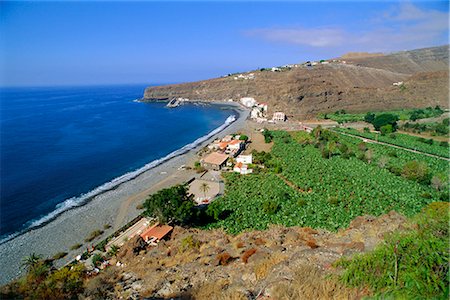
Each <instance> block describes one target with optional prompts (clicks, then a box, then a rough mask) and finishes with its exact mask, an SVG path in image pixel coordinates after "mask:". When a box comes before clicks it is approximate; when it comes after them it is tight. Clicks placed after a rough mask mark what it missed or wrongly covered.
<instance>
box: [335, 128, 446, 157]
mask: <svg viewBox="0 0 450 300" xmlns="http://www.w3.org/2000/svg"><path fill="white" fill-rule="evenodd" d="M333 131H334V132H336V133H339V134H342V135H346V136H350V137H355V138H358V139H360V140H369V141H370V142H371V143H373V144H380V145H384V146H389V147H392V148H397V149H402V150H405V151H409V152H413V153H418V154H422V155H426V156H430V157H434V158H437V159H442V160H446V161H450V159H449V158H446V157H442V156H438V155H434V154H429V153H425V152H421V151H417V150H413V149H409V148H405V147H401V146H397V145H392V144H389V143H384V142H379V141H376V140H372V139H369V138H366V137H361V136H357V135H353V134H350V133H344V132H339V131H335V130H333Z"/></svg>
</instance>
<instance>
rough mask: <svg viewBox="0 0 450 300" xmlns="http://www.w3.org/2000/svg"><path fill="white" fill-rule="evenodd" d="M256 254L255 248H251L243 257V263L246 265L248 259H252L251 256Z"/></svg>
mask: <svg viewBox="0 0 450 300" xmlns="http://www.w3.org/2000/svg"><path fill="white" fill-rule="evenodd" d="M255 252H256V249H255V248H251V249H248V250H247V251H245V252H244V254H243V255H242V261H243V262H244V263H245V264H246V263H247V262H248V259H249V258H250V256H252V255H253V254H255Z"/></svg>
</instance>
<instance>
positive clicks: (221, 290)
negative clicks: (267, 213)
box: [85, 212, 406, 299]
mask: <svg viewBox="0 0 450 300" xmlns="http://www.w3.org/2000/svg"><path fill="white" fill-rule="evenodd" d="M405 221H406V219H405V218H404V217H403V216H401V215H399V214H398V213H396V212H391V213H389V214H387V215H384V216H381V217H378V218H375V217H371V216H363V217H357V218H356V219H355V220H354V221H353V222H352V223H351V224H350V226H349V227H348V228H347V229H345V230H341V231H339V232H337V233H331V232H327V231H323V230H314V229H311V228H301V227H290V228H286V227H282V226H278V225H277V226H275V225H274V226H271V227H270V228H269V229H267V230H264V231H252V232H244V233H241V234H239V235H237V236H232V235H228V234H226V233H225V232H223V231H222V230H211V231H205V230H199V229H184V228H181V227H176V228H175V229H174V231H173V234H172V236H171V239H170V240H168V241H163V242H161V243H160V244H158V246H157V247H149V248H147V249H146V251H145V253H144V252H141V253H140V254H139V255H137V256H136V255H128V256H124V257H122V258H121V262H122V263H123V264H124V266H123V267H114V269H113V270H110V271H108V272H109V273H110V274H111V275H108V272H105V274H101V275H99V278H94V279H93V280H96V281H98V282H97V284H89V283H88V286H93V287H95V286H97V285H98V284H99V283H100V282H107V283H108V284H109V285H108V286H109V289H108V290H107V291H109V292H108V293H109V294H108V295H109V296H106V297H104V299H108V298H109V299H118V298H127V299H141V298H143V297H149V298H152V297H154V298H158V297H159V298H170V297H185V298H183V299H230V298H233V299H248V297H251V298H256V296H257V295H260V297H261V298H258V299H341V298H342V299H344V298H345V299H358V298H360V297H361V296H363V295H364V293H365V291H362V290H355V289H349V288H346V287H343V286H342V285H340V284H339V283H338V282H337V281H333V280H325V277H326V276H327V275H330V274H333V273H336V272H337V271H338V270H337V269H335V268H334V267H332V264H333V262H335V261H336V260H337V259H339V258H341V257H344V256H350V255H353V254H355V253H362V252H366V251H371V250H373V249H374V247H375V246H376V245H378V244H379V243H380V242H381V241H382V240H383V238H384V237H385V235H386V234H388V233H390V232H393V231H394V230H401V229H402V228H403V226H404V224H405ZM130 244H133V245H134V243H131V242H130ZM128 248H130V249H131V248H133V249H134V248H135V247H134V246H130V247H128V246H127V245H126V246H125V249H128ZM108 276H113V278H114V279H108V278H109V277H108ZM112 281H115V284H113V285H111V284H110V283H111V282H112ZM103 288H104V287H103ZM299 293H300V294H299ZM85 294H86V295H92V294H93V292H91V291H90V290H87V291H86V293H85ZM299 296H301V298H298V297H299Z"/></svg>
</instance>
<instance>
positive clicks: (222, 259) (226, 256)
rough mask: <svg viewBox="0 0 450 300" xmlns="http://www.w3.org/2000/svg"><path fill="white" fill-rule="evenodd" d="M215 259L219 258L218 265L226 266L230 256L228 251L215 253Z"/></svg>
mask: <svg viewBox="0 0 450 300" xmlns="http://www.w3.org/2000/svg"><path fill="white" fill-rule="evenodd" d="M217 259H218V260H219V263H220V265H222V266H226V265H228V263H229V262H230V260H231V259H232V257H231V255H230V254H229V253H228V252H224V253H220V254H219V255H217Z"/></svg>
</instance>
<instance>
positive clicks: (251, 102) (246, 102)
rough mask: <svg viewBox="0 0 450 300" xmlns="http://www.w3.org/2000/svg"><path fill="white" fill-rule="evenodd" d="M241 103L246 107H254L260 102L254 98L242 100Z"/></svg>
mask: <svg viewBox="0 0 450 300" xmlns="http://www.w3.org/2000/svg"><path fill="white" fill-rule="evenodd" d="M241 103H242V104H243V105H244V106H246V107H253V106H255V105H257V104H258V102H256V100H255V98H252V97H243V98H241Z"/></svg>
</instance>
